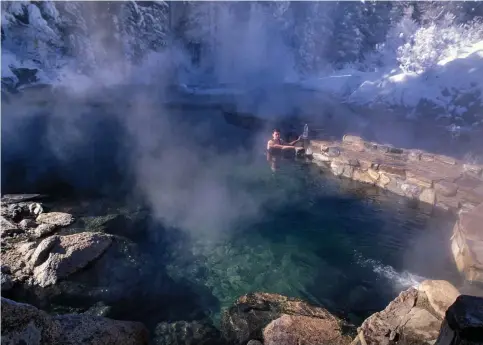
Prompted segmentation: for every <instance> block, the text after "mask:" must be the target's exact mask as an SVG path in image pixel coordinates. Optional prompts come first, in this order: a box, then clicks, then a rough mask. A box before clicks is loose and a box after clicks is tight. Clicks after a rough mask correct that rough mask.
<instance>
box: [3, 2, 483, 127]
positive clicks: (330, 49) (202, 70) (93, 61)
mask: <svg viewBox="0 0 483 345" xmlns="http://www.w3.org/2000/svg"><path fill="white" fill-rule="evenodd" d="M1 6H2V90H3V91H5V90H10V91H12V90H14V89H18V88H19V87H22V85H31V84H35V83H47V84H60V85H62V84H68V85H69V86H71V87H77V88H84V89H88V88H89V87H90V86H91V85H95V84H103V85H117V84H122V83H133V82H136V83H137V82H141V83H144V84H145V85H154V84H156V83H158V84H159V83H161V82H162V83H165V84H166V83H168V84H170V83H178V84H180V85H182V87H181V90H185V91H186V92H188V93H191V94H194V93H198V94H205V95H213V94H214V93H216V94H223V88H224V86H223V85H230V86H229V87H227V89H226V90H225V91H226V93H230V92H232V91H231V90H234V89H235V90H237V93H239V92H240V90H243V89H246V88H249V89H250V90H252V91H253V90H269V89H271V88H272V87H274V86H276V85H282V84H287V83H288V84H291V85H292V86H293V85H298V86H299V87H300V88H302V89H309V90H317V91H320V92H321V93H325V94H330V95H331V96H332V97H335V98H334V99H339V100H340V102H343V103H349V104H352V105H355V106H359V107H365V108H368V107H373V108H377V107H378V108H381V107H382V108H387V109H392V108H396V109H399V110H400V111H399V113H402V114H404V116H406V117H420V116H430V117H434V118H436V119H448V121H446V122H447V123H448V124H453V125H454V124H456V125H458V126H463V127H465V126H466V127H468V126H473V127H475V126H479V125H480V124H481V123H482V117H483V115H482V113H483V111H482V109H483V100H482V97H481V95H482V88H483V86H482V85H483V82H482V81H481V80H483V78H481V75H482V71H481V68H482V64H483V4H482V3H480V2H475V1H463V2H448V3H441V2H379V1H361V2H289V1H276V2H195V1H185V2H162V1H148V2H141V1H139V2H138V1H126V2H52V1H42V2H33V1H32V2H30V1H21V2H2V4H1ZM81 86H82V87H81ZM208 86H209V87H208ZM207 88H212V90H207ZM215 91H216V92H215ZM257 92H258V91H257Z"/></svg>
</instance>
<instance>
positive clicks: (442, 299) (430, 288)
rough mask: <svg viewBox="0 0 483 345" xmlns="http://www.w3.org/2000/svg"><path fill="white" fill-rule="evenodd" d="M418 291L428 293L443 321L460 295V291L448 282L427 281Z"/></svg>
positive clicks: (430, 301)
mask: <svg viewBox="0 0 483 345" xmlns="http://www.w3.org/2000/svg"><path fill="white" fill-rule="evenodd" d="M418 289H419V290H420V291H424V292H425V293H426V296H427V297H428V301H429V303H430V304H431V307H432V308H433V309H434V311H435V312H436V313H437V314H438V316H439V317H440V318H442V319H443V318H444V315H445V314H446V310H448V308H449V307H450V306H451V305H452V304H453V303H454V301H455V300H456V298H458V296H459V295H460V293H459V291H458V290H457V289H456V288H455V287H454V286H453V285H452V284H451V283H449V282H447V281H446V280H425V281H423V282H422V283H421V284H420V285H419V287H418Z"/></svg>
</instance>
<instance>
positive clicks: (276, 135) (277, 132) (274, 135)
mask: <svg viewBox="0 0 483 345" xmlns="http://www.w3.org/2000/svg"><path fill="white" fill-rule="evenodd" d="M272 138H273V139H275V140H278V139H280V130H279V129H278V128H275V129H274V130H273V132H272Z"/></svg>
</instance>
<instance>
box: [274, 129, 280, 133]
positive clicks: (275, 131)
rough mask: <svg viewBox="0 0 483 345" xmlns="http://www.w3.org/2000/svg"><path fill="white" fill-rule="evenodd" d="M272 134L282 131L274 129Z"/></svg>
mask: <svg viewBox="0 0 483 345" xmlns="http://www.w3.org/2000/svg"><path fill="white" fill-rule="evenodd" d="M272 133H280V129H278V128H274V130H273V131H272Z"/></svg>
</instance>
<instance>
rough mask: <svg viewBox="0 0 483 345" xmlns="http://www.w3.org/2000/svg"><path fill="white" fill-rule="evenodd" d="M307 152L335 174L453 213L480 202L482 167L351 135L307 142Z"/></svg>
mask: <svg viewBox="0 0 483 345" xmlns="http://www.w3.org/2000/svg"><path fill="white" fill-rule="evenodd" d="M310 151H311V152H312V153H313V160H314V161H317V162H318V165H321V164H319V163H321V162H325V163H327V165H328V166H330V168H331V170H332V172H333V173H334V174H335V175H338V176H344V177H347V178H352V179H355V180H358V181H361V182H364V183H369V184H377V185H378V186H379V187H381V188H384V189H388V190H390V191H391V192H394V193H396V194H399V195H404V196H407V197H410V198H416V199H419V200H420V201H421V202H424V203H429V204H432V205H434V206H436V207H439V208H442V209H444V210H448V211H452V212H453V213H455V214H456V213H457V212H458V211H459V210H460V209H462V208H468V207H469V208H471V207H474V206H476V205H478V204H480V203H483V176H482V171H483V167H481V166H479V165H468V164H467V163H466V162H463V161H459V160H457V159H454V158H451V157H447V156H443V155H435V154H432V153H429V152H424V151H418V150H407V149H403V148H394V147H391V146H388V145H381V144H378V143H373V142H366V141H364V140H362V139H361V138H360V137H357V136H354V135H346V136H344V138H343V139H342V141H319V140H312V141H310ZM333 152H337V153H338V155H334V154H332V153H333ZM321 166H322V167H323V165H321ZM346 166H350V168H346ZM369 169H371V170H372V172H371V173H370V172H369V171H368V170H369ZM366 172H367V173H368V174H365V173H366ZM375 172H377V174H379V177H378V178H376V179H374V178H372V177H373V176H375V175H377V174H376V173H375ZM367 175H369V176H370V177H371V178H368V177H367ZM376 177H377V176H376Z"/></svg>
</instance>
